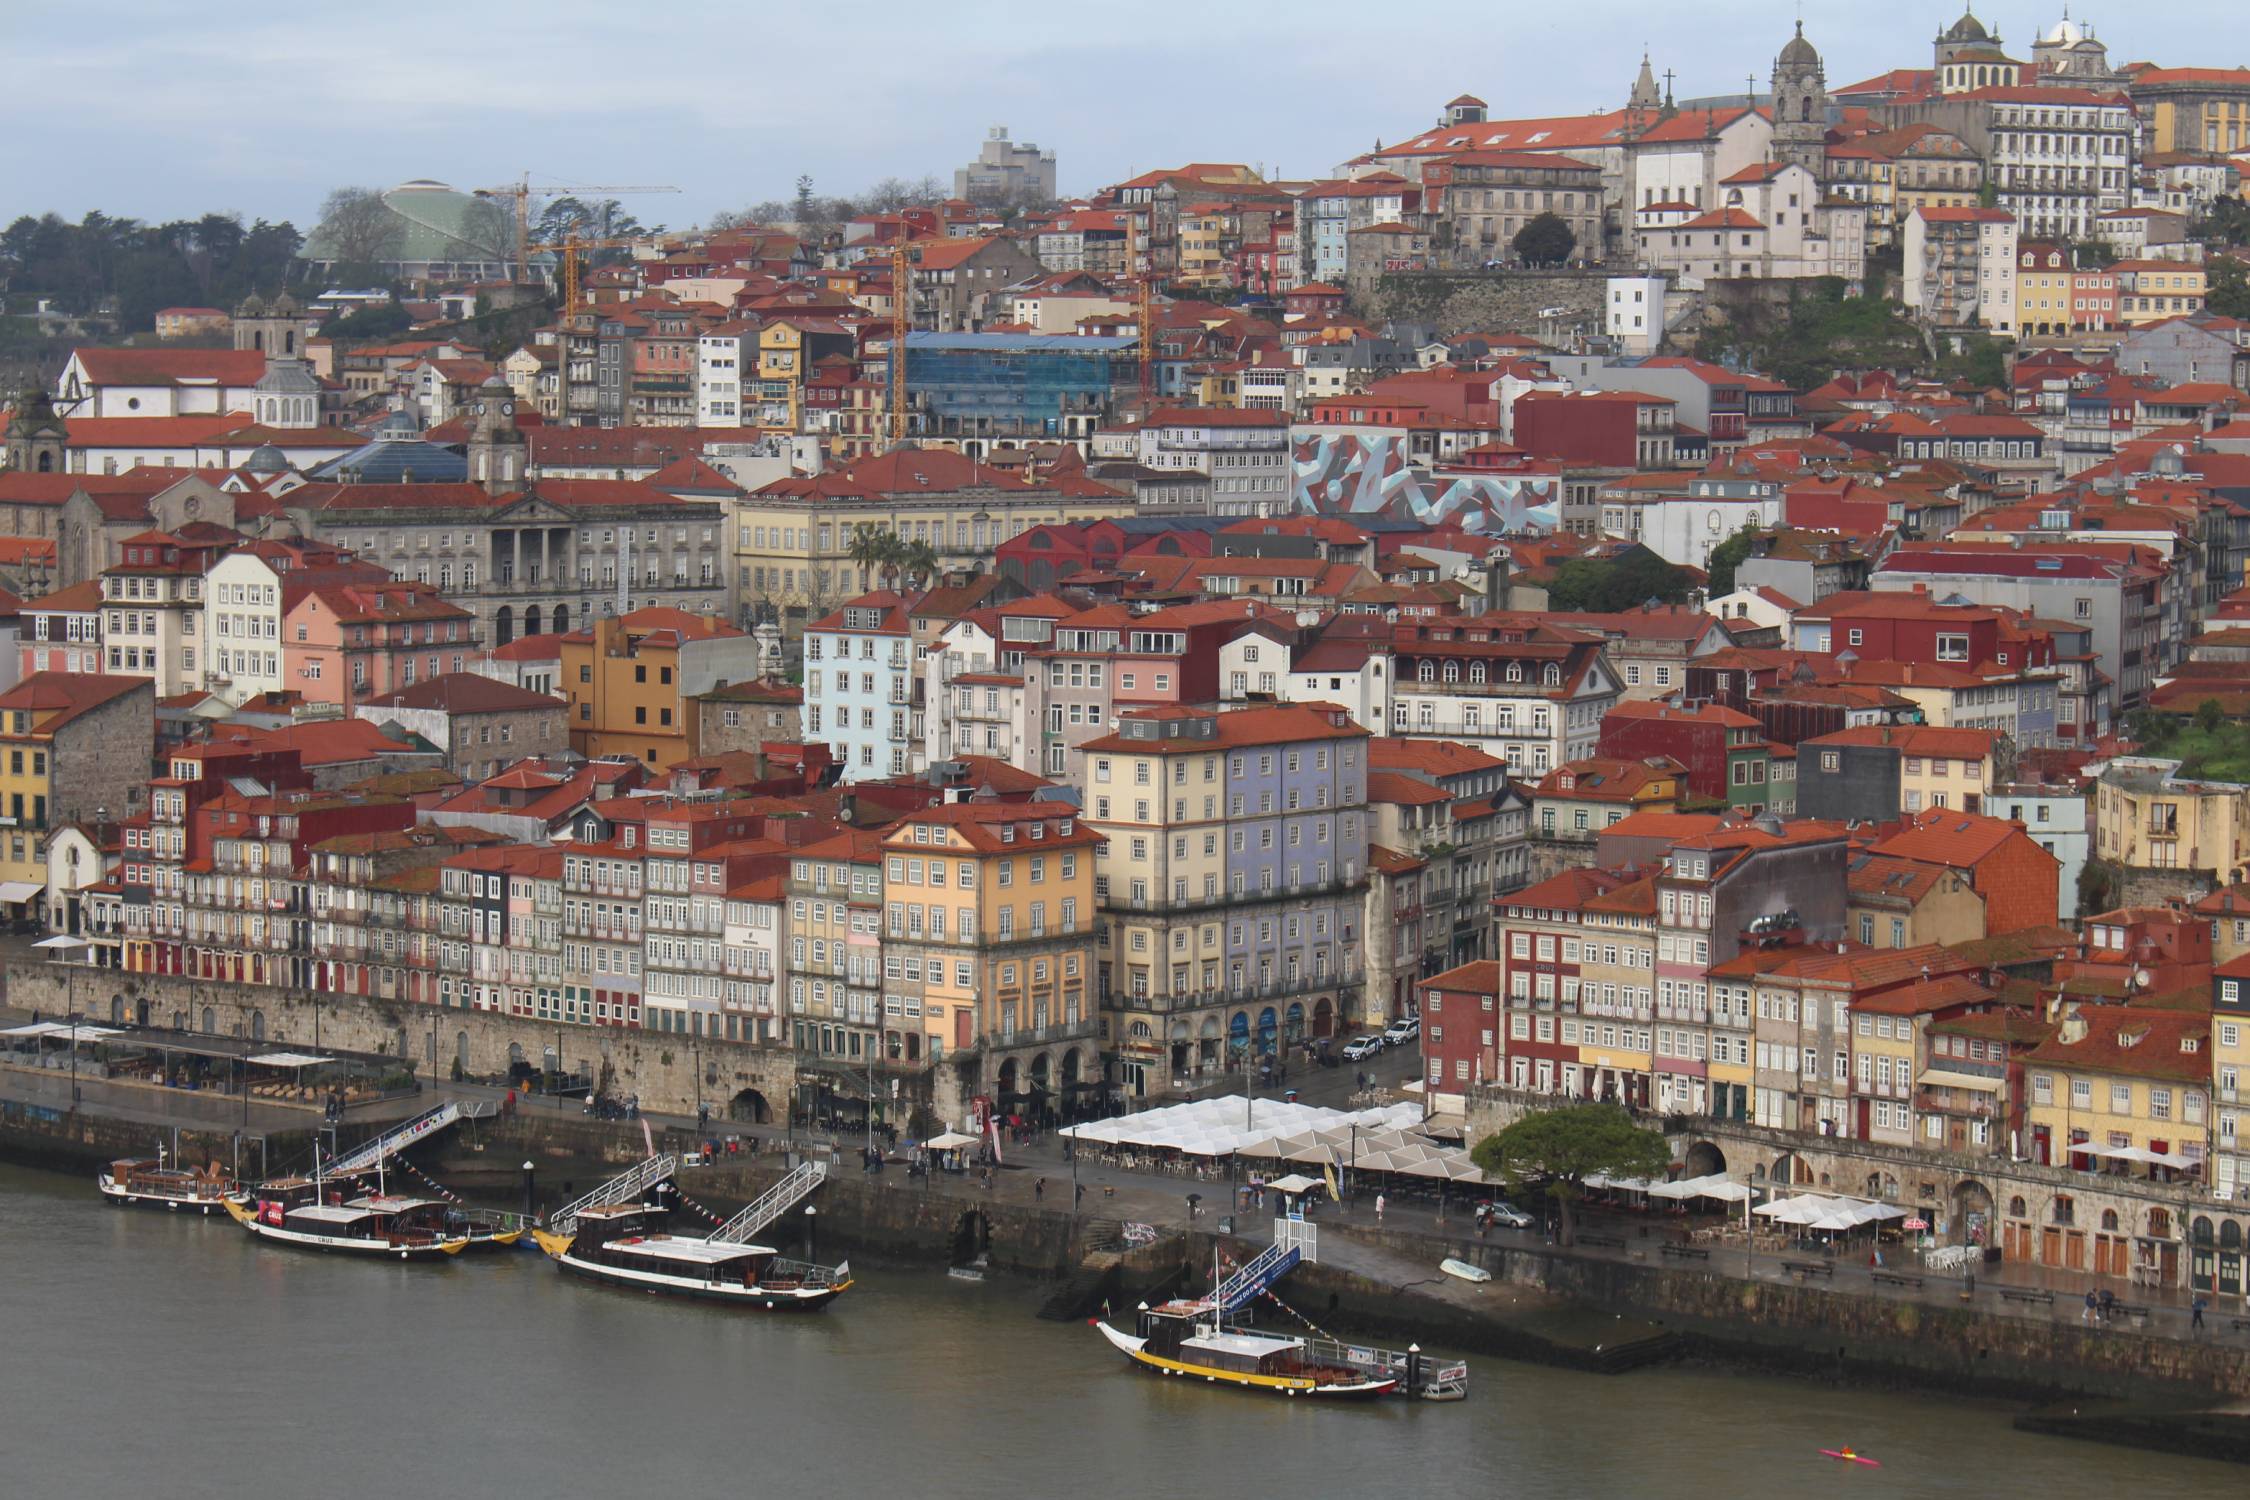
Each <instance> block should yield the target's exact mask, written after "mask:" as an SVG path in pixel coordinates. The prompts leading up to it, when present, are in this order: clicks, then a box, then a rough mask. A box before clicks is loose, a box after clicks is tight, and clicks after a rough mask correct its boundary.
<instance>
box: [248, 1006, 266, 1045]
mask: <svg viewBox="0 0 2250 1500" xmlns="http://www.w3.org/2000/svg"><path fill="white" fill-rule="evenodd" d="M265 1039H266V1013H265V1012H264V1011H262V1010H254V1011H252V1012H250V1040H251V1041H253V1042H262V1041H264V1040H265Z"/></svg>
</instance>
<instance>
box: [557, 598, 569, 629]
mask: <svg viewBox="0 0 2250 1500" xmlns="http://www.w3.org/2000/svg"><path fill="white" fill-rule="evenodd" d="M569 632H570V606H569V605H567V604H558V605H556V606H555V634H557V635H567V634H569Z"/></svg>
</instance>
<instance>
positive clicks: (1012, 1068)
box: [994, 1057, 1016, 1099]
mask: <svg viewBox="0 0 2250 1500" xmlns="http://www.w3.org/2000/svg"><path fill="white" fill-rule="evenodd" d="M994 1091H995V1092H996V1093H997V1094H998V1095H999V1097H1000V1098H1001V1099H1006V1098H1007V1097H1008V1096H1009V1095H1010V1094H1013V1093H1014V1092H1015V1091H1016V1060H1015V1059H1014V1058H1012V1057H1009V1058H1003V1059H1002V1060H1001V1063H1000V1071H999V1073H998V1075H996V1077H995V1079H994Z"/></svg>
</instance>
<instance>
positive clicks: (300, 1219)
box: [226, 1179, 469, 1260]
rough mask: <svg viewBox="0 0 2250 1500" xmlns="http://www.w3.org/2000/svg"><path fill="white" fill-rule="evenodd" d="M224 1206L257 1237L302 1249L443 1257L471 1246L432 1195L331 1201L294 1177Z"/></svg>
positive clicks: (402, 1257)
mask: <svg viewBox="0 0 2250 1500" xmlns="http://www.w3.org/2000/svg"><path fill="white" fill-rule="evenodd" d="M226 1210H227V1212H228V1213H229V1214H230V1215H232V1216H233V1218H234V1221H235V1222H236V1223H237V1224H240V1225H241V1226H242V1227H243V1228H244V1229H247V1230H248V1231H250V1233H251V1234H253V1235H255V1236H257V1237H258V1238H259V1239H262V1240H271V1241H273V1242H274V1243H276V1244H281V1245H292V1246H295V1247H296V1248H298V1249H300V1250H323V1251H330V1252H335V1253H339V1254H345V1255H366V1256H387V1257H391V1258H393V1259H397V1260H444V1259H450V1258H451V1257H453V1256H456V1255H459V1254H460V1253H461V1252H462V1251H464V1250H466V1249H468V1248H469V1237H468V1235H467V1234H466V1233H463V1232H460V1231H459V1230H458V1229H456V1228H453V1227H452V1226H449V1225H448V1223H447V1218H448V1215H449V1209H448V1206H447V1205H446V1204H444V1203H441V1202H439V1201H437V1200H436V1199H434V1198H391V1197H381V1198H361V1199H357V1200H355V1201H353V1202H351V1203H342V1202H332V1201H327V1198H326V1197H325V1196H324V1195H323V1194H322V1193H321V1192H320V1190H319V1187H318V1185H317V1184H314V1183H311V1182H307V1181H304V1180H303V1179H294V1180H289V1181H284V1182H276V1183H267V1184H264V1185H262V1186H260V1187H259V1188H258V1189H257V1190H256V1191H255V1192H254V1193H252V1194H251V1195H250V1202H248V1203H239V1202H236V1201H234V1200H232V1199H229V1200H228V1201H227V1205H226Z"/></svg>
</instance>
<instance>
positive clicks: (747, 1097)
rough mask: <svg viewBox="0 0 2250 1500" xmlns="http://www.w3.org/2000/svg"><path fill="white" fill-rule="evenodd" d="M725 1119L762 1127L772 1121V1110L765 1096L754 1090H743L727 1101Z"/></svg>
mask: <svg viewBox="0 0 2250 1500" xmlns="http://www.w3.org/2000/svg"><path fill="white" fill-rule="evenodd" d="M727 1118H728V1119H730V1120H735V1121H738V1122H740V1123H742V1124H744V1125H764V1124H767V1123H768V1122H770V1121H771V1120H772V1119H773V1110H772V1108H771V1106H769V1105H768V1104H767V1103H766V1096H765V1095H763V1094H761V1093H759V1092H758V1091H757V1090H756V1089H744V1090H742V1091H741V1092H740V1093H738V1094H736V1095H735V1096H734V1097H733V1098H732V1099H729V1100H728V1101H727Z"/></svg>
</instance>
